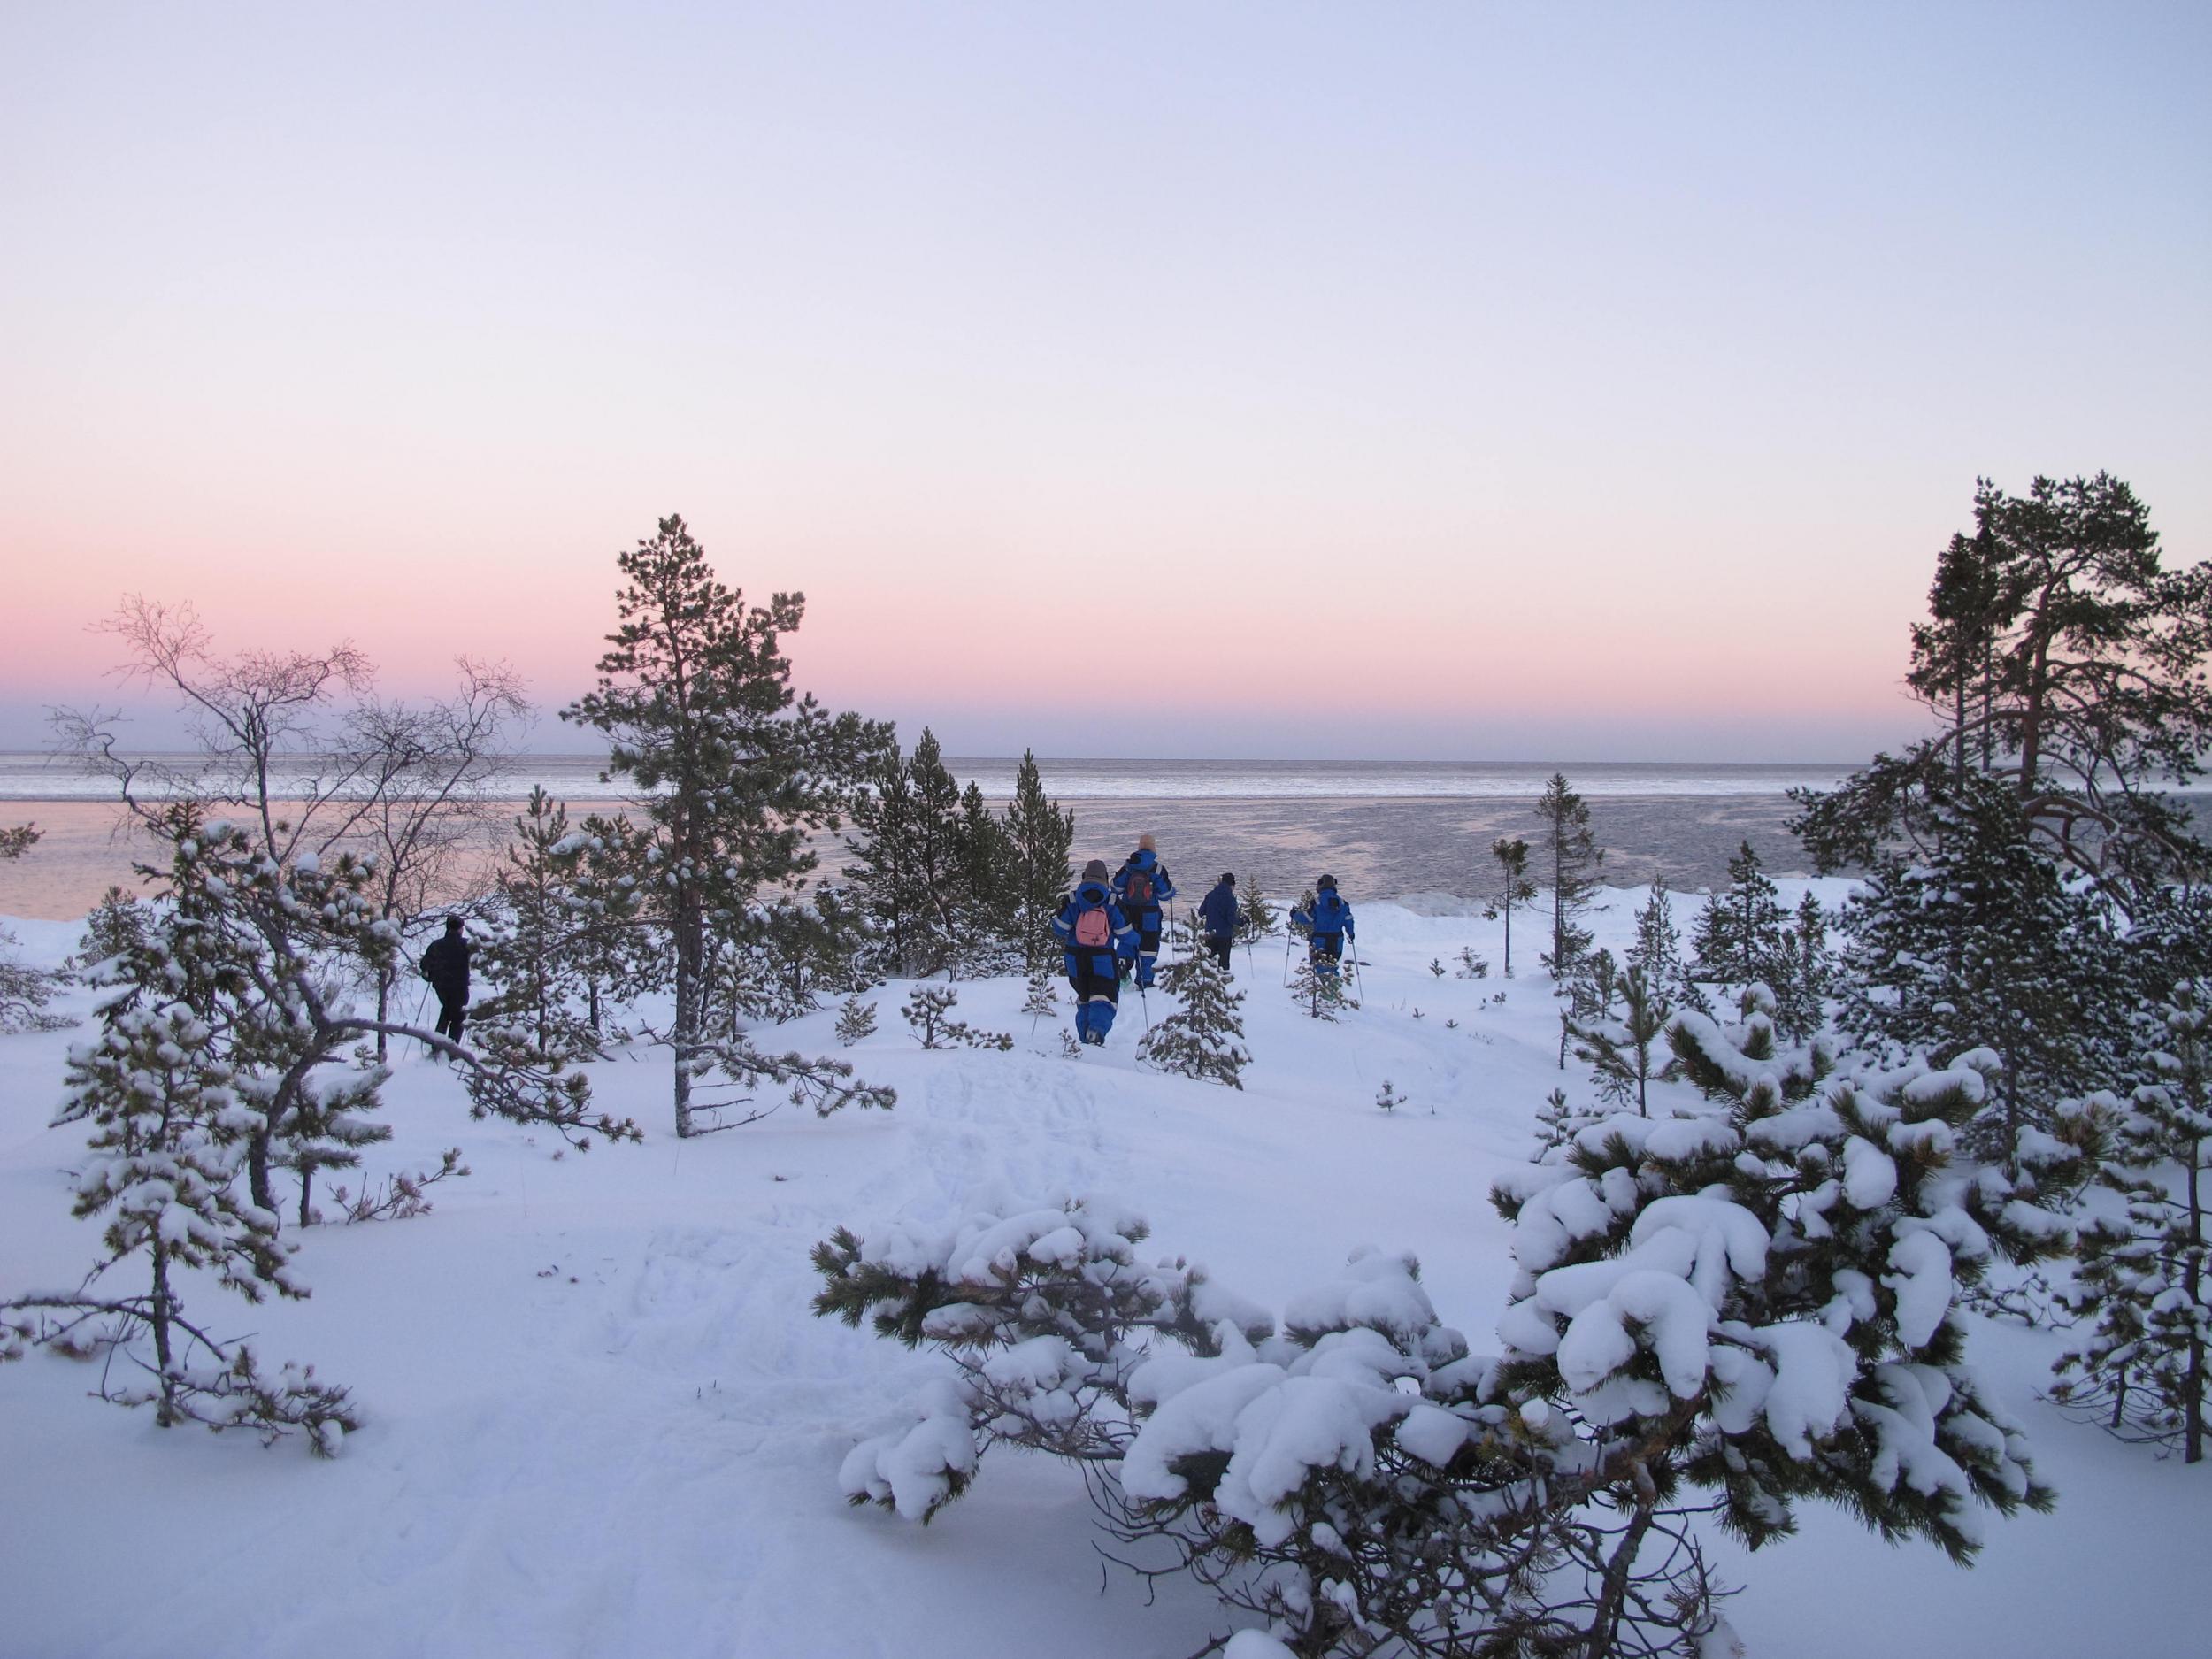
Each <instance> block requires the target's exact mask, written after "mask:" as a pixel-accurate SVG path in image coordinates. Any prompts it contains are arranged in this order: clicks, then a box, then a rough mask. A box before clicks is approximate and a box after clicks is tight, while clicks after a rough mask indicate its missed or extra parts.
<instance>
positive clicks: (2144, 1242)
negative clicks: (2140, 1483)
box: [2051, 981, 2212, 1463]
mask: <svg viewBox="0 0 2212 1659" xmlns="http://www.w3.org/2000/svg"><path fill="white" fill-rule="evenodd" d="M2208 1018H2212V983H2207V982H2204V981H2197V982H2195V983H2187V984H2183V985H2181V986H2178V987H2176V988H2175V990H2174V992H2173V994H2172V995H2171V996H2170V998H2169V1000H2168V1001H2167V1002H2165V1003H2164V1004H2163V1005H2162V1007H2160V1008H2159V1009H2157V1010H2155V1023H2154V1026H2153V1029H2152V1030H2151V1032H2150V1033H2148V1035H2149V1037H2150V1040H2151V1044H2152V1047H2151V1050H2150V1053H2149V1056H2148V1058H2149V1061H2150V1064H2151V1065H2152V1067H2153V1068H2154V1071H2156V1072H2157V1074H2158V1077H2157V1080H2156V1081H2155V1082H2152V1083H2146V1084H2144V1085H2142V1086H2141V1087H2138V1088H2137V1089H2136V1090H2135V1092H2134V1094H2132V1096H2131V1097H2130V1098H2129V1099H2128V1100H2127V1101H2126V1102H2124V1103H2123V1102H2121V1101H2120V1100H2118V1099H2117V1098H2116V1097H2114V1096H2112V1095H2109V1094H2107V1095H2104V1096H2101V1097H2096V1098H2098V1099H2099V1104H2100V1105H2101V1116H2102V1117H2103V1118H2105V1120H2106V1122H2107V1125H2108V1137H2109V1143H2110V1144H2109V1149H2108V1152H2107V1153H2106V1156H2104V1158H2103V1160H2102V1163H2101V1166H2100V1168H2099V1170H2098V1171H2097V1183H2098V1185H2099V1186H2101V1187H2104V1188H2106V1189H2107V1190H2108V1191H2110V1192H2112V1193H2115V1194H2117V1195H2118V1197H2119V1201H2120V1203H2121V1205H2122V1210H2121V1213H2120V1214H2118V1215H2116V1216H2114V1215H2109V1214H2107V1215H2103V1216H2100V1217H2098V1218H2097V1219H2096V1220H2094V1221H2093V1222H2091V1223H2089V1224H2088V1225H2085V1226H2084V1227H2083V1228H2082V1229H2081V1235H2080V1241H2079V1245H2078V1252H2077V1253H2078V1256H2079V1257H2080V1260H2079V1263H2078V1265H2077V1267H2076V1269H2075V1271H2074V1287H2073V1290H2072V1292H2071V1293H2070V1294H2066V1295H2064V1296H2063V1297H2062V1300H2063V1301H2064V1302H2065V1303H2066V1305H2067V1308H2068V1310H2069V1311H2070V1312H2071V1313H2072V1314H2073V1315H2074V1316H2075V1317H2076V1319H2077V1320H2078V1321H2080V1322H2081V1327H2082V1328H2081V1329H2080V1330H2079V1332H2078V1334H2077V1335H2076V1336H2075V1337H2074V1339H2073V1340H2072V1341H2071V1343H2070V1345H2069V1347H2068V1348H2067V1351H2066V1353H2065V1355H2064V1356H2062V1358H2061V1359H2060V1360H2059V1363H2058V1366H2057V1371H2058V1377H2059V1380H2058V1382H2057V1383H2056V1385H2055V1386H2054V1387H2053V1388H2052V1391H2051V1392H2052V1394H2053V1395H2054V1397H2055V1398H2056V1399H2057V1400H2059V1401H2060V1402H2062V1403H2063V1404H2067V1405H2070V1406H2075V1407H2078V1408H2080V1409H2084V1410H2085V1412H2086V1413H2087V1414H2088V1415H2091V1416H2093V1417H2096V1418H2099V1419H2101V1420H2102V1422H2103V1423H2104V1425H2105V1426H2106V1427H2108V1428H2109V1429H2110V1430H2111V1431H2112V1432H2114V1433H2116V1434H2118V1435H2122V1436H2124V1437H2125V1438H2127V1439H2131V1440H2149V1441H2151V1442H2153V1443H2154V1444H2157V1445H2161V1446H2164V1447H2168V1448H2177V1449H2179V1451H2180V1452H2181V1455H2182V1461H2183V1462H2185V1463H2198V1462H2200V1461H2201V1460H2202V1458H2203V1456H2204V1438H2205V1437H2204V1420H2205V1407H2206V1395H2207V1393H2208V1391H2212V1374H2208V1366H2207V1363H2206V1361H2207V1351H2208V1349H2212V1236H2208V1229H2207V1226H2206V1215H2205V1210H2206V1207H2207V1201H2208V1197H2212V1194H2208V1192H2207V1185H2208V1178H2212V1029H2208Z"/></svg>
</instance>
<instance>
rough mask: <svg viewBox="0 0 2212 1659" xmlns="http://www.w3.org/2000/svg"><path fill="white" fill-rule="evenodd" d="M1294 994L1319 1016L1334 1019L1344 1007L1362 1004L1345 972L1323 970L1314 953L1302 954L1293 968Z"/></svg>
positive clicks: (1297, 999) (1292, 991)
mask: <svg viewBox="0 0 2212 1659" xmlns="http://www.w3.org/2000/svg"><path fill="white" fill-rule="evenodd" d="M1293 925H1294V926H1295V924H1293ZM1290 995H1291V999H1292V1000H1293V1001H1294V1002H1300V1003H1302V1004H1303V1005H1304V1007H1305V1010H1306V1012H1307V1013H1308V1014H1310V1015H1311V1016H1312V1017H1313V1018H1316V1019H1332V1020H1333V1019H1334V1018H1336V1017H1337V1015H1338V1014H1339V1013H1340V1011H1341V1010H1344V1009H1347V1008H1357V1007H1358V1006H1359V1004H1358V1003H1357V1002H1354V1001H1353V1000H1352V995H1351V993H1350V992H1349V991H1348V990H1347V989H1346V988H1345V986H1344V976H1343V974H1342V973H1340V972H1339V973H1323V972H1319V971H1317V969H1316V968H1315V967H1314V965H1313V959H1312V957H1310V956H1300V957H1299V958H1298V960H1297V964H1296V965H1295V966H1294V967H1293V968H1292V969H1291V974H1290Z"/></svg>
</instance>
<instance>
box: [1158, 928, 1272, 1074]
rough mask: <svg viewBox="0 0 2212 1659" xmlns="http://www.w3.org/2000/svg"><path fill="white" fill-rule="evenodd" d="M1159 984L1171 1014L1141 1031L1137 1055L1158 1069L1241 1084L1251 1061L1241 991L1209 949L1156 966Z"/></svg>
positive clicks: (1193, 952)
mask: <svg viewBox="0 0 2212 1659" xmlns="http://www.w3.org/2000/svg"><path fill="white" fill-rule="evenodd" d="M1159 982H1160V986H1161V988H1162V989H1164V990H1165V991H1166V992H1167V994H1168V995H1170V996H1171V997H1173V998H1174V999H1175V1001H1176V1004H1177V1006H1176V1010H1175V1011H1174V1012H1173V1013H1171V1014H1170V1015H1168V1016H1167V1018H1164V1019H1163V1020H1161V1021H1160V1022H1159V1024H1157V1025H1154V1026H1153V1027H1152V1029H1151V1030H1149V1031H1148V1032H1146V1033H1145V1034H1144V1036H1143V1038H1142V1039H1141V1041H1139V1042H1138V1044H1137V1058H1138V1059H1139V1060H1141V1061H1146V1062H1149V1063H1150V1064H1153V1065H1156V1066H1158V1067H1159V1068H1160V1070H1162V1071H1173V1072H1175V1073H1177V1074H1179V1075H1180V1076H1183V1077H1191V1078H1197V1079H1201V1080H1202V1081H1206V1082H1212V1083H1226V1084H1227V1085H1228V1086H1229V1087H1231V1088H1236V1089H1240V1088H1242V1087H1244V1081H1243V1077H1244V1068H1245V1067H1246V1066H1248V1065H1249V1064H1251V1063H1252V1055H1251V1051H1250V1050H1249V1049H1248V1048H1245V1047H1244V1019H1243V1017H1242V1015H1240V1013H1239V1012H1238V1010H1240V1009H1241V1008H1242V1007H1243V1006H1244V993H1243V992H1241V991H1240V990H1238V989H1236V988H1235V987H1233V986H1232V985H1231V984H1230V983H1229V976H1228V975H1227V974H1226V973H1225V972H1222V969H1221V964H1219V963H1217V962H1216V961H1215V960H1214V956H1213V952H1211V951H1210V950H1195V951H1192V952H1190V953H1189V954H1187V955H1186V956H1179V957H1177V958H1176V959H1175V960H1174V961H1173V962H1171V963H1170V964H1168V965H1167V966H1166V967H1164V968H1163V969H1161V970H1160V981H1159Z"/></svg>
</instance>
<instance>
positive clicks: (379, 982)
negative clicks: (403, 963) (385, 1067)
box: [376, 966, 398, 1065]
mask: <svg viewBox="0 0 2212 1659" xmlns="http://www.w3.org/2000/svg"><path fill="white" fill-rule="evenodd" d="M397 978H398V976H397V975H396V974H395V973H394V972H392V970H391V968H390V967H389V966H385V967H381V968H379V969H378V970H377V971H376V1025H377V1033H376V1063H377V1064H379V1065H382V1064H384V1060H385V1054H386V1049H385V1046H384V1045H385V1037H384V1026H385V1025H386V1023H387V1022H388V1021H389V1020H390V1018H391V1017H392V1014H391V1009H392V986H393V984H394V983H395V982H396V979H397Z"/></svg>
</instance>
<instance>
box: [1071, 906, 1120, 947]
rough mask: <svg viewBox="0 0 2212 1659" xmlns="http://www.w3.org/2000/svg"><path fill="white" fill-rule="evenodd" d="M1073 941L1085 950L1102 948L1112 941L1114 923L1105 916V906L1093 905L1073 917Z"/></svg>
mask: <svg viewBox="0 0 2212 1659" xmlns="http://www.w3.org/2000/svg"><path fill="white" fill-rule="evenodd" d="M1075 942H1076V943H1077V944H1079V945H1080V946H1082V947H1083V948H1084V949H1086V950H1103V949H1105V948H1106V947H1107V946H1109V945H1110V944H1112V943H1113V942H1114V925H1113V923H1112V922H1110V921H1109V920H1108V919H1107V918H1106V907H1105V906H1104V905H1103V904H1100V905H1095V906H1094V907H1093V908H1092V909H1090V910H1085V911H1084V912H1083V913H1082V914H1081V915H1080V916H1079V917H1077V918H1075Z"/></svg>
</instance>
